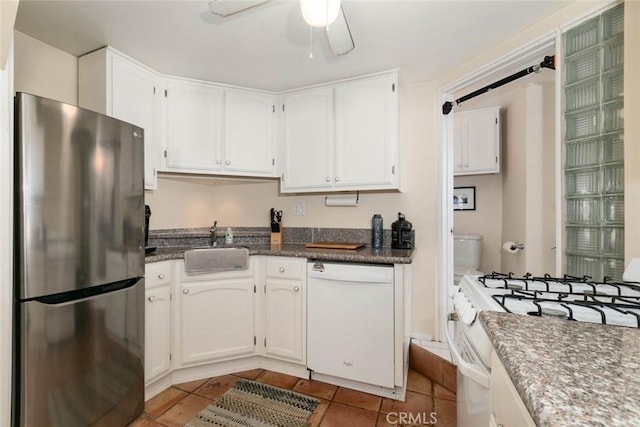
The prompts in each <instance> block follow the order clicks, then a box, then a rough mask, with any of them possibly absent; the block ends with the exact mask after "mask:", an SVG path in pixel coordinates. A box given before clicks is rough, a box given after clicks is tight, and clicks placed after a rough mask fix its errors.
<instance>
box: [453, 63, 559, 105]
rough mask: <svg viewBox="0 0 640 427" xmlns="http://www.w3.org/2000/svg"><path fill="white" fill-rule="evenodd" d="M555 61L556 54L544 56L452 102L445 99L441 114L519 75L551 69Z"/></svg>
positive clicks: (554, 67)
mask: <svg viewBox="0 0 640 427" xmlns="http://www.w3.org/2000/svg"><path fill="white" fill-rule="evenodd" d="M555 61H556V56H555V55H553V56H545V57H544V60H543V61H542V62H541V63H540V65H532V66H531V67H529V68H527V69H524V70H522V71H519V72H517V73H515V74H512V75H510V76H509V77H505V78H504V79H502V80H498V81H497V82H493V83H491V84H490V85H487V86H485V87H483V88H482V89H478V90H476V91H474V92H471V93H470V94H468V95H465V96H463V97H462V98H458V99H456V100H455V101H453V102H450V101H447V102H445V103H444V104H442V114H444V115H447V114H449V113H450V112H451V110H453V107H454V103H455V105H460V104H462V103H463V102H465V101H468V100H470V99H471V98H475V97H476V96H478V95H482V94H483V93H487V92H489V91H490V90H491V89H495V88H498V87H500V86H502V85H506V84H507V83H511V82H512V81H514V80H517V79H519V78H520V77H524V76H526V75H528V74H531V73H537V72H538V71H540V70H541V69H542V68H551V69H552V70H555V69H556V66H555Z"/></svg>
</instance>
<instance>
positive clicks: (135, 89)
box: [111, 55, 160, 189]
mask: <svg viewBox="0 0 640 427" xmlns="http://www.w3.org/2000/svg"><path fill="white" fill-rule="evenodd" d="M111 58H112V59H111V115H112V116H113V117H115V118H116V119H120V120H123V121H125V122H129V123H132V124H134V125H136V126H140V127H141V128H143V129H144V155H145V156H144V157H145V158H144V188H145V189H155V188H157V178H156V170H157V168H158V163H159V152H160V146H159V144H158V135H157V132H156V122H155V120H154V117H155V114H156V105H157V104H158V102H157V101H156V96H157V95H156V92H157V91H156V83H157V82H156V76H155V75H154V74H153V73H151V72H150V71H147V70H146V69H144V68H142V67H140V66H138V65H137V64H134V63H132V62H130V61H128V60H126V59H124V58H121V57H119V56H117V55H111Z"/></svg>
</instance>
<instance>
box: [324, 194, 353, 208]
mask: <svg viewBox="0 0 640 427" xmlns="http://www.w3.org/2000/svg"><path fill="white" fill-rule="evenodd" d="M359 200H360V192H359V191H356V194H340V195H335V196H334V195H332V196H326V197H325V198H324V205H325V206H338V207H355V206H358V201H359Z"/></svg>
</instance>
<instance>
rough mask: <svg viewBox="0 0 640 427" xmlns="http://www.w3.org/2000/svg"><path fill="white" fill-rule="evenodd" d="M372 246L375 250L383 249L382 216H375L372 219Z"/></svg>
mask: <svg viewBox="0 0 640 427" xmlns="http://www.w3.org/2000/svg"><path fill="white" fill-rule="evenodd" d="M371 246H372V247H373V248H374V249H380V248H382V215H380V214H375V215H373V218H371Z"/></svg>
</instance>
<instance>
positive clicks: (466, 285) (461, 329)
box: [447, 273, 640, 427]
mask: <svg viewBox="0 0 640 427" xmlns="http://www.w3.org/2000/svg"><path fill="white" fill-rule="evenodd" d="M452 300H453V309H454V312H453V313H452V314H451V315H450V322H449V328H448V331H447V333H448V334H449V336H448V341H449V344H450V349H451V352H452V354H453V356H454V359H455V362H456V364H457V365H458V372H459V375H458V390H459V391H458V393H459V394H460V390H461V389H462V393H463V394H464V393H466V394H468V396H466V397H464V398H463V399H460V398H459V399H458V423H459V425H460V426H461V427H463V426H466V425H469V426H472V425H481V424H482V425H487V424H486V423H485V421H487V422H488V416H489V414H488V388H489V377H490V371H491V353H492V351H493V348H492V345H491V342H490V340H489V337H488V336H487V334H486V332H485V331H484V329H483V327H482V325H481V324H480V321H479V320H478V313H479V312H480V311H483V310H493V311H502V312H507V313H514V314H521V315H530V316H541V317H548V318H555V319H566V321H582V322H591V323H601V324H606V325H616V326H624V327H633V328H640V283H637V282H613V281H610V280H607V281H604V282H600V283H598V282H594V281H592V280H591V279H590V278H589V277H584V278H579V277H572V276H564V277H561V278H553V277H551V276H549V275H545V276H543V277H534V276H532V275H525V276H524V277H515V276H513V275H512V274H501V273H492V274H490V275H486V276H464V277H463V278H462V280H461V281H460V286H459V287H458V288H457V289H455V291H454V293H453V295H452ZM472 390H473V391H472ZM469 396H471V400H476V401H477V402H478V404H477V405H476V406H475V407H473V406H470V405H469V404H468V403H465V402H468V401H469V400H470V397H469ZM459 397H460V396H459ZM461 405H462V406H461Z"/></svg>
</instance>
